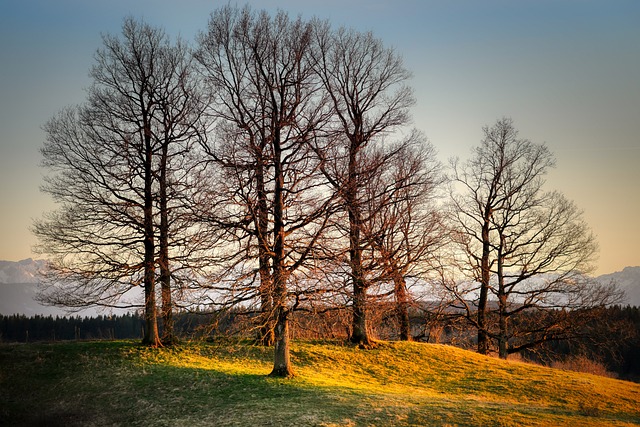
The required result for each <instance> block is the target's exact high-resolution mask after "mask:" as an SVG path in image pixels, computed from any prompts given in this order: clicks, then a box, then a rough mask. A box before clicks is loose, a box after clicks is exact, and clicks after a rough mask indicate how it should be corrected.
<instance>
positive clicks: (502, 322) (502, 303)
mask: <svg viewBox="0 0 640 427" xmlns="http://www.w3.org/2000/svg"><path fill="white" fill-rule="evenodd" d="M504 245H505V240H504V236H502V235H501V236H500V248H499V249H498V316H499V317H498V328H499V333H498V356H499V357H500V358H501V359H506V358H507V356H508V347H507V346H508V339H507V338H508V335H507V332H508V331H507V294H506V292H505V287H504V271H503V267H504V257H503V255H502V253H503V252H502V248H503V247H504Z"/></svg>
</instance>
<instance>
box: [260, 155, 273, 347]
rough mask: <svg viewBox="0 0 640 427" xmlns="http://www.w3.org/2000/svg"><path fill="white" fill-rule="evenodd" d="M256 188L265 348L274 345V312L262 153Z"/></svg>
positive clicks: (262, 322) (261, 323) (261, 341)
mask: <svg viewBox="0 0 640 427" xmlns="http://www.w3.org/2000/svg"><path fill="white" fill-rule="evenodd" d="M256 186H257V193H258V206H257V212H256V214H257V217H258V218H257V219H258V221H257V232H258V245H259V246H258V262H259V267H258V268H259V274H260V314H261V316H260V329H259V331H258V334H259V336H258V341H259V342H260V344H262V345H264V346H272V345H273V344H274V340H275V337H274V311H273V277H272V276H271V269H270V265H269V259H270V256H269V240H268V236H269V230H268V227H269V218H268V211H267V194H266V190H265V183H264V165H263V161H262V153H258V155H257V163H256Z"/></svg>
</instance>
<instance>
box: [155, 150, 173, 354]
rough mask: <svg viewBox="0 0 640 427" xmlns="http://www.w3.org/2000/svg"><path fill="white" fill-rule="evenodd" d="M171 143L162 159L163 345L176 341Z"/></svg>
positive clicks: (161, 258) (160, 260)
mask: <svg viewBox="0 0 640 427" xmlns="http://www.w3.org/2000/svg"><path fill="white" fill-rule="evenodd" d="M168 149H169V143H168V142H167V141H165V142H164V144H162V154H161V157H160V188H159V198H160V242H159V243H160V253H159V254H158V265H159V267H160V286H161V296H162V326H163V329H162V344H164V345H171V344H173V342H174V341H175V336H174V327H173V301H172V297H171V270H170V268H169V211H168V203H167V156H168Z"/></svg>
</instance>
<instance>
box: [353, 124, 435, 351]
mask: <svg viewBox="0 0 640 427" xmlns="http://www.w3.org/2000/svg"><path fill="white" fill-rule="evenodd" d="M387 151H388V152H389V153H391V154H392V155H390V156H382V157H385V159H386V160H385V165H386V167H385V168H384V169H383V170H381V171H380V174H379V175H378V176H377V177H375V179H372V180H371V181H370V182H369V183H368V186H367V193H368V195H367V197H366V199H367V201H368V203H367V204H366V205H365V208H364V212H365V218H366V219H367V220H366V221H365V222H364V224H363V228H364V235H365V236H367V240H368V241H369V242H370V244H369V246H368V247H369V250H368V251H367V252H370V254H368V257H367V258H369V259H370V260H372V267H373V268H374V270H375V269H377V270H378V271H379V273H378V274H377V278H376V280H377V281H379V282H383V283H384V282H391V284H392V292H391V293H392V294H393V296H394V299H395V306H396V316H397V320H398V325H399V336H400V339H401V340H410V339H411V327H410V322H409V306H410V304H411V296H410V293H409V289H408V284H407V281H408V280H409V281H412V282H423V281H424V280H426V279H427V278H428V275H429V272H430V271H432V270H433V269H435V268H436V267H437V266H438V261H437V258H438V256H439V249H440V248H442V247H443V246H444V244H445V242H446V233H445V227H444V226H443V222H444V221H443V218H442V214H441V211H440V208H439V206H438V204H437V199H438V197H439V195H440V191H439V190H440V189H439V187H440V186H441V185H442V184H443V182H444V177H443V175H442V170H441V165H440V163H439V162H438V161H437V160H436V156H435V150H434V148H433V146H432V145H431V144H429V143H427V142H426V141H424V140H423V138H422V137H421V135H420V134H416V133H413V134H411V135H410V136H409V138H407V139H406V140H405V141H402V142H401V143H399V144H396V145H392V146H390V147H388V148H387Z"/></svg>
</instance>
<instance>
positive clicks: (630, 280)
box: [597, 267, 640, 307]
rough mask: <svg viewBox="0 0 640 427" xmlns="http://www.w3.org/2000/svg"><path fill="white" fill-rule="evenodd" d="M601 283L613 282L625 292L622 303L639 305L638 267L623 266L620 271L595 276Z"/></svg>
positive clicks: (639, 278) (639, 268)
mask: <svg viewBox="0 0 640 427" xmlns="http://www.w3.org/2000/svg"><path fill="white" fill-rule="evenodd" d="M597 279H598V281H599V282H600V283H602V284H615V285H617V286H618V287H619V288H620V289H622V290H623V291H624V292H625V294H626V295H625V297H626V298H625V301H624V304H629V305H634V306H637V307H640V267H625V268H624V269H623V270H622V271H617V272H615V273H610V274H603V275H602V276H598V277H597Z"/></svg>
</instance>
